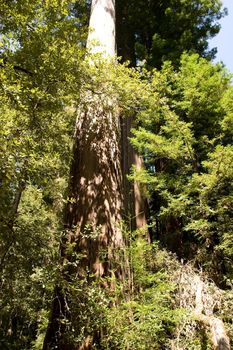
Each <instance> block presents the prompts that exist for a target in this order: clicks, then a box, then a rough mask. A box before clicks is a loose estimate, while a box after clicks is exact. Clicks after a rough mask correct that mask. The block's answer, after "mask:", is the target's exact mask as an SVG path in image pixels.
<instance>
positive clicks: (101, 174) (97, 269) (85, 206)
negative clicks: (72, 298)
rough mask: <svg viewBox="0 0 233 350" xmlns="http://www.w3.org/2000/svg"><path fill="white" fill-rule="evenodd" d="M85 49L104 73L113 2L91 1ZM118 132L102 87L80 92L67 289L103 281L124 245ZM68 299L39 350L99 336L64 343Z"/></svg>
mask: <svg viewBox="0 0 233 350" xmlns="http://www.w3.org/2000/svg"><path fill="white" fill-rule="evenodd" d="M87 49H88V54H87V62H88V64H89V65H90V67H93V71H95V72H96V73H95V74H96V75H98V72H100V70H102V69H104V68H103V62H106V64H109V62H110V61H114V57H115V0H93V1H92V7H91V16H90V30H89V34H88V39H87ZM94 67H95V69H94ZM106 74H107V73H106ZM92 78H93V80H95V77H94V76H93V77H92ZM96 78H98V77H97V76H96ZM119 132H120V131H119V118H118V114H117V110H116V108H115V103H114V101H113V100H112V98H111V96H109V94H108V86H107V83H106V82H102V83H100V84H99V89H98V90H97V91H90V90H89V91H86V90H83V91H82V92H81V104H80V106H79V113H78V117H77V122H76V130H75V137H74V146H73V161H72V165H71V172H70V185H69V200H68V204H67V206H66V209H65V215H64V229H65V235H64V239H63V242H62V245H61V257H62V275H63V276H62V278H63V279H65V281H66V282H68V283H72V276H75V278H78V279H80V280H82V281H83V279H91V280H93V278H94V276H95V278H99V277H106V276H108V275H109V274H110V270H111V271H112V270H113V265H114V262H115V261H116V260H117V257H116V252H117V250H118V249H117V248H119V247H121V246H122V244H123V238H122V232H121V229H120V222H121V210H122V194H121V192H122V189H121V187H122V186H121V182H122V177H121V168H120V150H119ZM70 247H72V248H73V249H72V251H71V249H70ZM103 251H104V252H105V253H104V254H103ZM74 252H75V254H76V255H75V256H76V257H77V254H79V257H80V256H81V258H79V259H78V261H76V262H75V261H74V259H75V258H74ZM101 256H102V258H101ZM103 256H104V257H103ZM118 266H119V265H118ZM121 274H122V271H121V268H115V275H116V276H117V277H120V276H121ZM68 299H69V298H68V297H67V295H66V288H64V285H63V286H62V285H59V284H58V285H57V287H56V290H55V296H54V302H53V306H52V313H51V318H50V322H49V326H48V329H47V334H46V337H45V341H44V350H45V349H55V348H56V349H61V350H64V349H73V348H74V349H89V348H91V347H92V344H93V342H94V341H96V338H98V336H99V335H98V334H97V333H98V332H97V333H96V332H94V334H85V335H84V340H83V342H81V344H79V345H78V346H74V345H73V344H71V343H70V342H69V339H68V337H67V336H66V333H67V326H66V321H67V320H70V317H71V316H70V308H69V300H68ZM87 307H88V306H87Z"/></svg>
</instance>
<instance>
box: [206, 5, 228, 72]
mask: <svg viewBox="0 0 233 350" xmlns="http://www.w3.org/2000/svg"><path fill="white" fill-rule="evenodd" d="M222 2H223V7H227V9H228V16H226V17H224V18H223V19H222V20H221V21H220V23H221V30H220V32H219V34H218V35H217V36H216V37H215V38H214V39H211V40H210V41H209V47H210V48H212V47H217V48H218V53H217V56H216V59H215V62H220V61H222V62H223V63H224V64H225V65H226V67H227V68H228V69H229V71H230V72H231V73H233V0H223V1H222Z"/></svg>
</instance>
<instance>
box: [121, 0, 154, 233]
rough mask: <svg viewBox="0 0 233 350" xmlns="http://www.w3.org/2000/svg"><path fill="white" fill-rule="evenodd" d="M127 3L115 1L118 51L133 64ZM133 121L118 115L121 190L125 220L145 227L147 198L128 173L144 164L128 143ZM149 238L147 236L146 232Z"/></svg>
mask: <svg viewBox="0 0 233 350" xmlns="http://www.w3.org/2000/svg"><path fill="white" fill-rule="evenodd" d="M128 6H129V5H128V4H127V3H123V2H122V1H119V2H117V6H116V11H117V21H116V24H117V53H118V56H120V57H121V58H122V60H123V61H124V62H125V61H129V62H130V65H131V66H135V65H136V57H135V47H134V45H135V37H134V32H133V30H132V28H131V26H130V23H129V21H128V18H129V9H128ZM134 124H135V118H134V116H127V117H124V116H123V117H122V118H121V149H122V174H123V193H124V220H125V221H126V223H128V226H129V228H130V229H132V230H135V229H138V228H143V227H144V228H145V227H146V225H147V218H146V217H147V211H148V205H147V201H146V199H145V198H144V196H143V193H142V191H141V188H140V186H139V184H138V183H137V182H136V181H135V182H132V181H129V180H128V178H127V175H128V174H129V173H130V171H131V168H132V165H135V166H136V168H137V169H140V168H141V167H142V166H143V160H142V158H141V157H140V156H139V154H138V153H137V151H136V150H135V149H134V148H133V147H132V145H131V144H130V141H129V139H130V137H132V134H131V128H132V127H133V125H134ZM148 239H149V235H148Z"/></svg>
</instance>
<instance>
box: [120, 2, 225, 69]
mask: <svg viewBox="0 0 233 350" xmlns="http://www.w3.org/2000/svg"><path fill="white" fill-rule="evenodd" d="M119 3H120V4H119V5H118V6H119V7H120V8H119V12H120V14H121V16H122V18H123V19H122V23H121V22H120V25H125V26H128V27H127V28H128V30H129V31H130V33H131V34H132V35H129V34H127V35H128V36H127V38H128V42H127V43H126V45H125V49H126V51H127V49H128V50H129V47H130V46H132V43H129V40H134V42H133V45H134V46H135V51H136V58H137V59H139V60H141V61H143V60H146V62H147V64H148V65H149V66H150V67H157V68H160V67H161V65H162V64H163V62H165V61H166V60H170V61H172V63H173V65H175V66H177V67H178V66H179V59H180V56H181V55H182V53H183V52H184V51H186V52H192V53H193V52H196V53H198V54H199V55H201V56H202V57H206V58H208V59H211V58H213V57H214V55H215V53H216V49H213V50H209V48H208V39H209V38H211V37H213V36H215V35H216V34H217V33H218V32H219V29H220V25H219V23H218V20H219V19H221V18H222V17H223V16H224V15H225V14H226V13H227V11H226V9H222V1H220V0H163V1H149V0H146V1H145V0H143V1H142V0H133V1H132V0H130V1H124V4H123V3H122V2H121V1H119ZM142 17H143V18H142ZM119 30H121V29H120V28H119ZM121 40H122V39H121V38H119V45H120V46H119V49H120V55H121V50H122V51H123V50H124V47H121V46H122V45H123V42H124V41H123V42H121ZM131 51H132V50H131ZM123 56H124V52H123ZM127 59H129V57H127ZM131 59H132V60H133V57H131Z"/></svg>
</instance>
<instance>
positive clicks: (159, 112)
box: [132, 54, 233, 282]
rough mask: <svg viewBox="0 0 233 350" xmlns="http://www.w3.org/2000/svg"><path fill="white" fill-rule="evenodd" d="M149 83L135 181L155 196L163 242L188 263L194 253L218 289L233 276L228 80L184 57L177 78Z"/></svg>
mask: <svg viewBox="0 0 233 350" xmlns="http://www.w3.org/2000/svg"><path fill="white" fill-rule="evenodd" d="M151 84H152V86H153V87H154V90H155V97H154V98H153V97H151V98H149V99H147V100H146V104H145V108H144V109H143V111H142V112H141V113H139V114H138V119H139V121H140V124H141V126H140V128H138V129H136V130H133V134H134V136H133V138H132V144H133V145H134V147H136V148H137V149H138V150H139V152H140V153H141V154H143V155H144V158H145V162H146V166H147V170H145V169H143V170H141V171H140V170H139V172H138V171H136V170H135V171H134V172H133V173H132V178H135V179H137V181H139V182H141V183H143V184H144V186H145V185H147V188H148V190H149V192H151V193H152V194H153V201H151V207H152V210H154V214H153V216H152V222H153V223H155V222H157V224H156V225H157V232H155V234H156V235H157V237H159V238H160V239H161V241H162V242H163V243H164V244H166V245H167V246H168V247H170V249H172V250H175V251H176V252H177V253H178V254H179V255H181V256H183V257H189V258H191V257H192V258H194V254H195V259H196V262H197V263H198V264H204V265H205V266H206V268H207V269H209V273H210V274H211V276H212V277H213V278H215V280H218V281H219V282H220V280H219V278H220V279H221V278H224V277H223V274H224V273H226V271H227V274H228V275H229V274H230V275H232V271H231V268H230V261H231V259H232V245H231V243H230V242H231V240H232V217H231V214H230V208H231V207H232V197H231V194H230V193H231V191H232V188H231V183H232V146H231V145H230V144H229V143H230V142H231V140H232V137H231V131H230V123H231V119H232V114H231V110H232V108H231V104H232V100H233V99H232V97H233V96H232V87H231V86H230V75H229V74H228V73H227V72H226V71H225V70H224V69H223V68H221V66H219V65H217V66H214V65H212V64H211V63H208V62H207V61H206V60H204V59H203V58H199V57H198V56H197V55H191V56H188V55H187V54H185V55H183V56H182V59H181V66H180V69H179V71H174V70H173V69H172V67H171V65H170V64H169V63H166V64H165V65H164V67H163V69H162V71H161V72H160V73H157V72H155V74H154V78H153V80H152V83H151ZM152 93H153V91H152ZM158 94H159V95H160V96H161V97H160V98H159V101H160V104H158V103H157V101H158ZM152 96H153V94H152ZM162 101H163V102H162ZM153 206H154V207H153ZM153 208H154V209H153ZM158 222H159V223H160V224H159V225H158ZM158 227H159V229H158ZM190 241H191V242H192V249H191V250H190ZM178 245H179V246H178ZM207 256H208V258H207ZM223 271H225V272H223ZM220 275H222V277H219V276H220Z"/></svg>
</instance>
